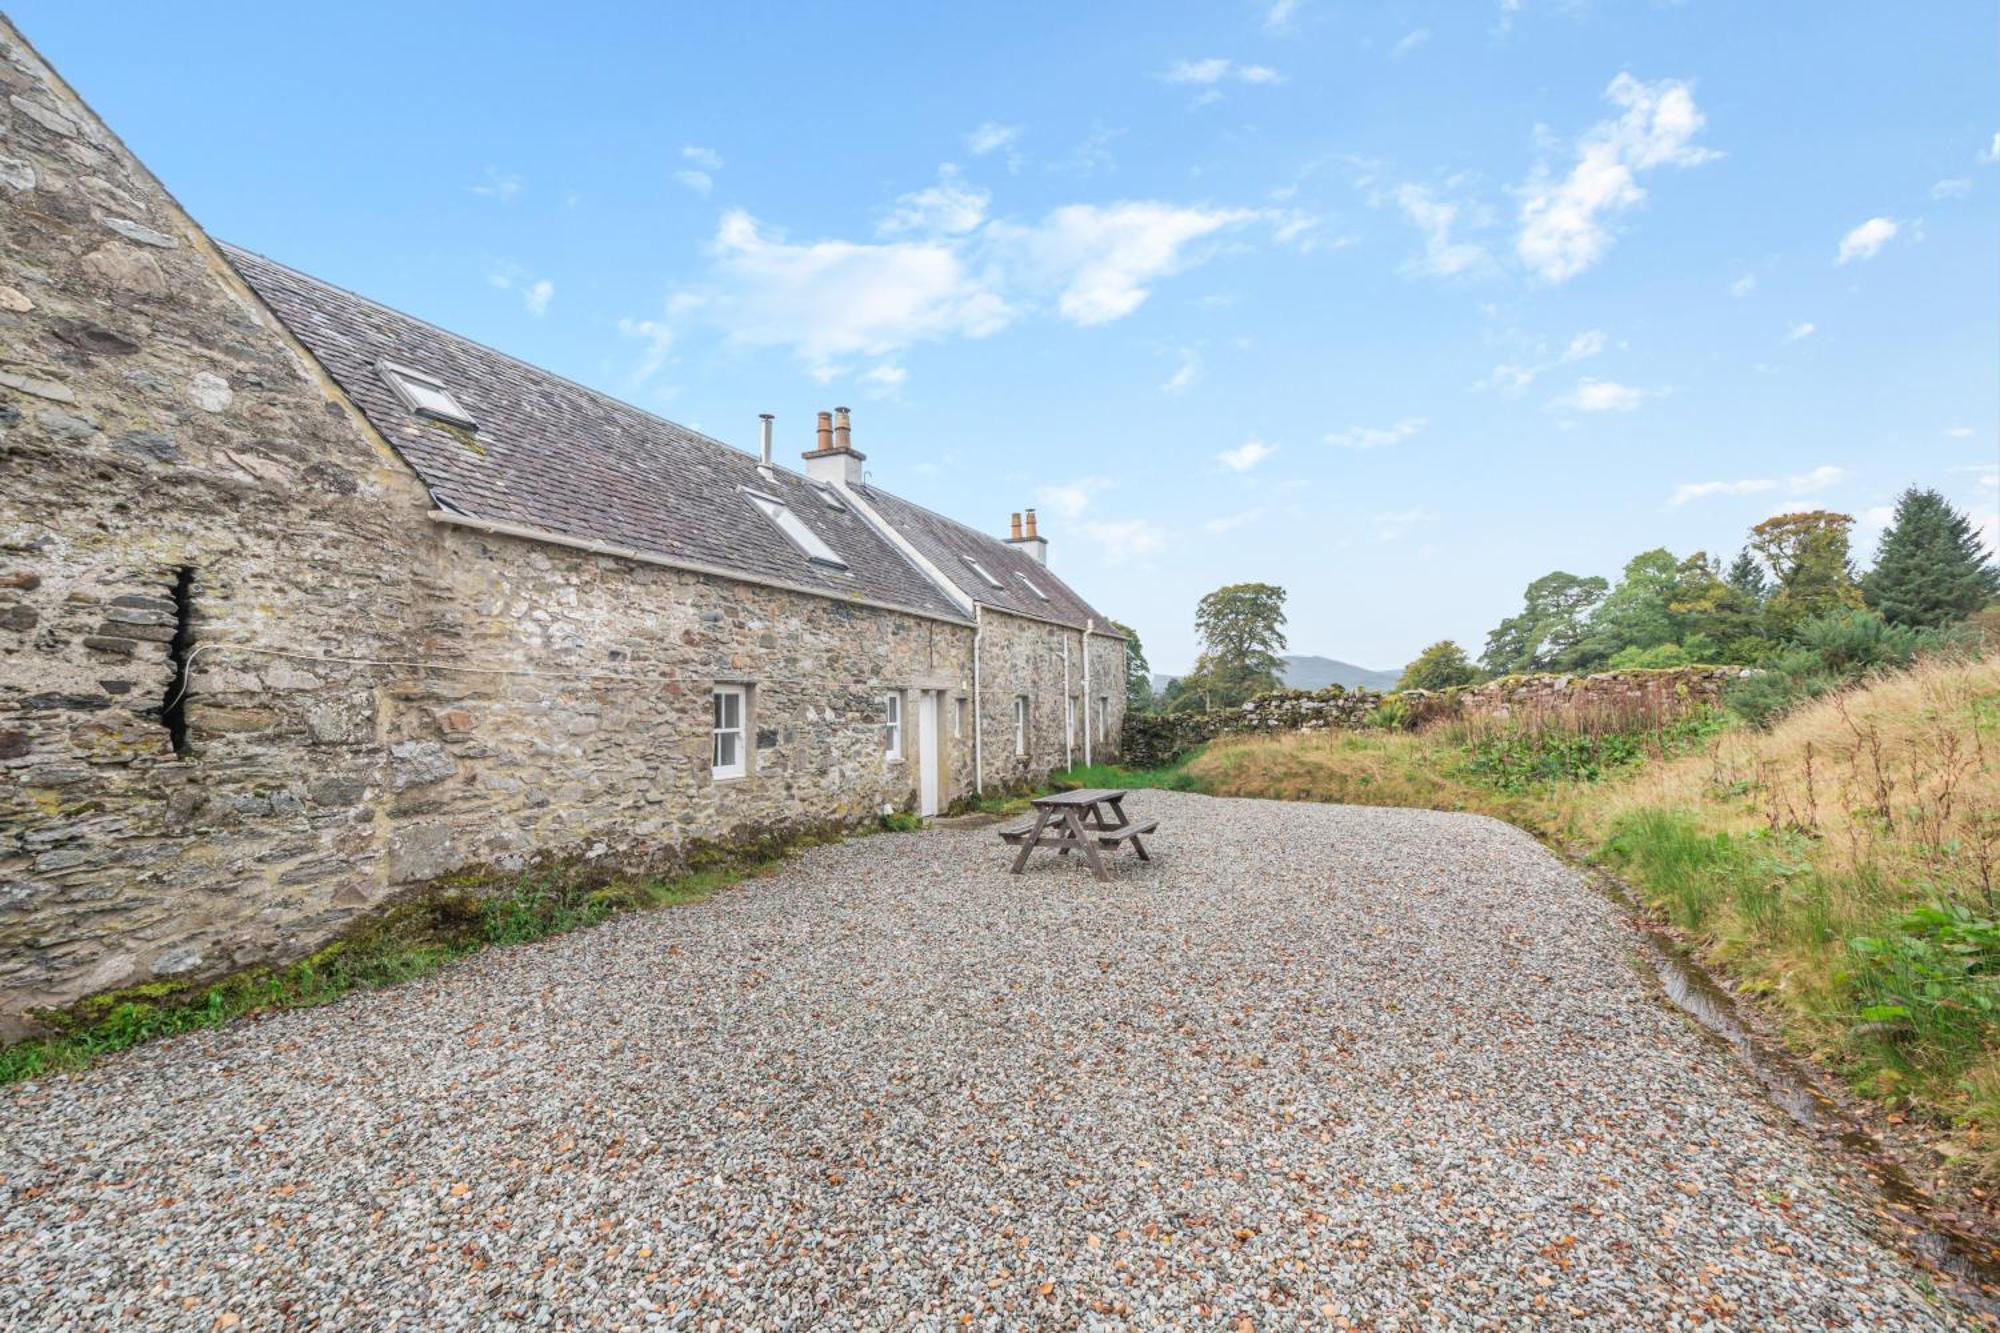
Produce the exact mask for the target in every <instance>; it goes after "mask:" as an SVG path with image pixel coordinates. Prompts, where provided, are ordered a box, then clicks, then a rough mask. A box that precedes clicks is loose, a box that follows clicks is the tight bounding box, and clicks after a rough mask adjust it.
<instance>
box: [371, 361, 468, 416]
mask: <svg viewBox="0 0 2000 1333" xmlns="http://www.w3.org/2000/svg"><path fill="white" fill-rule="evenodd" d="M375 369H376V371H377V372H378V373H380V375H381V376H382V379H383V381H384V382H385V383H387V384H388V386H389V387H390V388H391V389H392V390H394V391H395V394H396V397H397V398H399V399H400V400H402V404H403V406H404V407H407V408H409V409H410V411H412V412H415V413H416V414H417V415H418V416H420V417H430V418H431V419H432V420H434V421H445V422H449V423H451V424H452V425H454V426H463V427H465V428H466V429H467V430H477V429H478V428H479V423H478V422H477V421H474V420H473V419H472V413H470V412H468V411H466V410H465V407H464V405H463V404H462V403H460V402H459V401H458V399H457V398H455V397H453V396H452V392H451V390H450V389H447V388H445V387H444V381H443V380H441V379H439V378H438V377H437V376H435V375H427V374H425V373H424V372H423V371H421V370H418V369H417V368H416V367H415V366H406V365H404V364H402V363H401V362H400V361H389V360H382V361H377V362H376V363H375Z"/></svg>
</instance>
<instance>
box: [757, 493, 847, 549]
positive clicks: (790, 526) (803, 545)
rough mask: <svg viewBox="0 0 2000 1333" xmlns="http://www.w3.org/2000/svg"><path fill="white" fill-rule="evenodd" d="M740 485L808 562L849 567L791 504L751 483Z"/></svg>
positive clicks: (758, 508)
mask: <svg viewBox="0 0 2000 1333" xmlns="http://www.w3.org/2000/svg"><path fill="white" fill-rule="evenodd" d="M738 489H739V490H741V491H742V492H743V498H744V499H745V500H748V501H749V502H750V505H751V507H752V508H753V509H755V510H756V511H757V512H758V513H760V514H762V515H763V516H764V517H765V518H767V519H769V520H770V521H771V526H772V527H774V528H776V529H777V530H778V531H779V532H780V533H781V534H782V535H783V536H784V538H785V540H787V541H789V542H790V543H791V544H792V545H793V546H796V547H797V548H798V549H799V551H800V553H801V554H803V555H804V556H805V558H806V560H807V562H808V563H811V564H815V565H825V566H826V567H828V568H830V569H839V570H845V569H846V568H847V561H845V560H843V559H841V558H840V555H839V553H838V552H836V551H835V550H834V549H833V548H832V547H831V546H828V545H827V544H826V540H825V538H823V537H821V536H820V535H819V534H818V533H817V532H814V531H813V530H812V529H811V528H809V527H807V526H806V521H805V520H804V519H802V518H800V517H799V516H798V515H797V514H795V513H793V512H792V507H791V506H790V505H788V504H786V503H785V502H784V501H783V500H780V499H779V498H778V497H777V496H775V495H766V494H764V492H762V491H753V490H751V489H750V488H749V487H748V486H742V487H738Z"/></svg>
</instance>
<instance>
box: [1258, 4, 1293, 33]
mask: <svg viewBox="0 0 2000 1333" xmlns="http://www.w3.org/2000/svg"><path fill="white" fill-rule="evenodd" d="M1298 16H1299V0H1272V3H1271V7H1270V8H1269V9H1267V10H1265V11H1264V31H1265V32H1276V33H1286V32H1290V31H1291V30H1292V24H1293V22H1294V21H1296V20H1297V18H1298Z"/></svg>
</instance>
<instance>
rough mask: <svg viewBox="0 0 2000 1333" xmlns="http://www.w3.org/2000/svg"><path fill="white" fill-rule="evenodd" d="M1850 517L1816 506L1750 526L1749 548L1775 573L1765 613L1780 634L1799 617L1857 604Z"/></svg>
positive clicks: (1859, 595)
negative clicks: (1850, 552)
mask: <svg viewBox="0 0 2000 1333" xmlns="http://www.w3.org/2000/svg"><path fill="white" fill-rule="evenodd" d="M1853 526H1854V519H1853V517H1852V516H1851V515H1848V514H1836V513H1832V512H1831V511H1829V510H1825V509H1814V510H1809V511H1806V512H1803V513H1796V514H1779V515H1777V516H1776V517H1775V518H1767V519H1765V520H1764V521H1763V522H1762V523H1759V524H1758V525H1757V526H1756V527H1754V528H1752V529H1751V530H1750V549H1751V550H1753V551H1755V552H1756V553H1757V554H1758V555H1760V556H1762V557H1763V559H1764V563H1765V565H1767V566H1768V567H1769V568H1770V570H1771V573H1772V574H1773V575H1774V576H1775V577H1776V578H1777V581H1778V588H1777V591H1776V592H1774V593H1772V594H1771V600H1770V602H1769V604H1768V618H1769V621H1770V623H1771V625H1772V627H1773V628H1774V629H1776V630H1777V631H1778V632H1779V633H1780V634H1787V633H1789V632H1790V631H1791V630H1792V629H1793V627H1794V626H1796V625H1797V624H1798V623H1799V622H1800V621H1802V620H1808V619H1810V618H1812V617H1813V616H1817V615H1824V614H1825V613H1826V612H1829V611H1838V610H1841V609H1842V608H1845V607H1856V606H1860V605H1861V588H1860V585H1859V584H1858V583H1856V581H1855V578H1854V566H1853V565H1852V563H1851V562H1850V561H1849V560H1848V536H1847V534H1848V529H1849V528H1852V527H1853Z"/></svg>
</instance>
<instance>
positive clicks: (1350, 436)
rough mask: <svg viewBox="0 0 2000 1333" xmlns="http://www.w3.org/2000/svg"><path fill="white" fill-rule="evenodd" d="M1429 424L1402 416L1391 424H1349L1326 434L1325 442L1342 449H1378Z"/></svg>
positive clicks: (1411, 434) (1395, 442)
mask: <svg viewBox="0 0 2000 1333" xmlns="http://www.w3.org/2000/svg"><path fill="white" fill-rule="evenodd" d="M1429 424H1430V423H1429V422H1427V421H1426V420H1425V419H1424V418H1422V417H1404V418H1403V419H1402V420H1401V421H1398V422H1397V423H1396V424H1395V425H1393V426H1349V427H1348V428H1347V429H1346V430H1344V431H1340V432H1339V433H1337V434H1333V435H1329V436H1327V437H1326V442H1327V443H1328V444H1331V445H1337V446H1339V447H1340V448H1342V449H1380V448H1382V447H1384V446H1385V445H1391V444H1401V443H1402V442H1403V441H1404V440H1407V439H1409V438H1410V437H1411V436H1413V435H1415V434H1416V433H1417V432H1418V431H1420V430H1422V429H1423V428H1424V427H1425V426H1427V425H1429Z"/></svg>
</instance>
